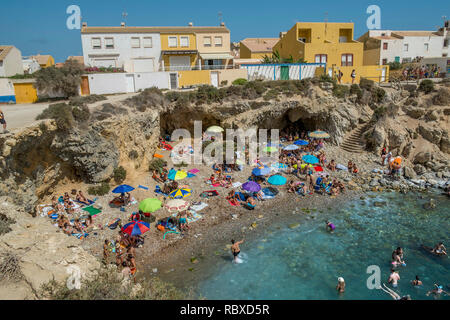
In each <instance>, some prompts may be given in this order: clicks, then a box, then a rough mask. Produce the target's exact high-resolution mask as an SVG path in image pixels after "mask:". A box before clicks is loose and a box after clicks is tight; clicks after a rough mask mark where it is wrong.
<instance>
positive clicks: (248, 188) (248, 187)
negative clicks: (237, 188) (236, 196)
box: [242, 181, 261, 192]
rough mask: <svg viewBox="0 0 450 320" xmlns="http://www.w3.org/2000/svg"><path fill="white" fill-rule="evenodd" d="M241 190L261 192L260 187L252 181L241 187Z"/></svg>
mask: <svg viewBox="0 0 450 320" xmlns="http://www.w3.org/2000/svg"><path fill="white" fill-rule="evenodd" d="M242 189H244V190H246V191H250V192H258V191H259V190H261V186H260V185H259V184H257V183H256V182H254V181H247V182H246V183H244V184H243V185H242Z"/></svg>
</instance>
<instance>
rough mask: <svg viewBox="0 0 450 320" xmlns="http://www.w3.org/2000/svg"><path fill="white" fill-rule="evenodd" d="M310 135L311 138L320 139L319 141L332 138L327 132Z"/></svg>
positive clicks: (315, 132) (316, 132) (311, 133)
mask: <svg viewBox="0 0 450 320" xmlns="http://www.w3.org/2000/svg"><path fill="white" fill-rule="evenodd" d="M308 135H309V136H310V137H311V138H319V139H326V138H329V137H330V135H329V134H328V133H326V132H325V131H320V130H317V131H314V132H310V133H309V134H308Z"/></svg>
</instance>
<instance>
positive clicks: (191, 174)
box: [187, 172, 196, 178]
mask: <svg viewBox="0 0 450 320" xmlns="http://www.w3.org/2000/svg"><path fill="white" fill-rule="evenodd" d="M187 177H188V178H193V177H196V175H195V174H193V173H191V172H188V175H187Z"/></svg>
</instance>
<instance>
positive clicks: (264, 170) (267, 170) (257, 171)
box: [252, 167, 270, 176]
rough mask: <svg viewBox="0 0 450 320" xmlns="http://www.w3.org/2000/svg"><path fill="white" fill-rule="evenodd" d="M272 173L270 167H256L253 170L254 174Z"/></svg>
mask: <svg viewBox="0 0 450 320" xmlns="http://www.w3.org/2000/svg"><path fill="white" fill-rule="evenodd" d="M269 173H270V168H269V167H262V168H255V169H253V170H252V174H253V175H254V176H265V175H267V174H269Z"/></svg>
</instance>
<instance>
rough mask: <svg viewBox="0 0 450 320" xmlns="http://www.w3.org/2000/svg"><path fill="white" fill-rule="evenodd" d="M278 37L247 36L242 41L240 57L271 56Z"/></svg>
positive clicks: (257, 57)
mask: <svg viewBox="0 0 450 320" xmlns="http://www.w3.org/2000/svg"><path fill="white" fill-rule="evenodd" d="M278 40H280V39H278V38H247V39H244V40H242V41H241V43H240V47H239V58H240V59H262V58H264V56H266V55H267V56H271V55H272V50H273V46H274V45H275V44H276V43H277V42H278Z"/></svg>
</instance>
